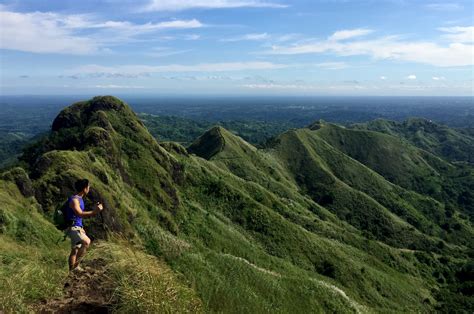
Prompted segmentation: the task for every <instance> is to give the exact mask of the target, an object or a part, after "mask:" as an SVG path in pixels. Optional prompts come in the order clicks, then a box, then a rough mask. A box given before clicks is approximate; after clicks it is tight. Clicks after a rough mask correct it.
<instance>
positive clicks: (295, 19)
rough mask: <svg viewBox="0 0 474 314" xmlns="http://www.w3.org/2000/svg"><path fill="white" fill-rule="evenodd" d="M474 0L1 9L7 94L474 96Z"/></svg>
mask: <svg viewBox="0 0 474 314" xmlns="http://www.w3.org/2000/svg"><path fill="white" fill-rule="evenodd" d="M473 10H474V8H473V2H472V1H454V2H450V1H437V0H433V1H429V0H427V1H421V0H420V1H414V0H413V1H411V0H354V1H351V0H294V1H289V0H181V1H172V0H124V1H115V0H102V1H100V0H97V1H89V0H81V1H76V0H61V1H51V0H42V1H37V0H22V1H8V0H7V1H0V36H1V38H0V52H1V60H0V62H1V73H0V75H1V77H0V80H1V81H0V84H1V86H0V88H1V89H0V91H1V94H3V95H8V94H74V95H79V94H136V95H140V94H143V95H153V94H178V95H192V94H219V95H223V94H232V95H260V94H262V95H268V94H271V95H426V96H431V95H471V96H472V95H473V93H474V92H473V88H474V46H473V45H474V21H473V19H474V13H473Z"/></svg>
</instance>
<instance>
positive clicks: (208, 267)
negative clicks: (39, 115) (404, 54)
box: [0, 96, 472, 312]
mask: <svg viewBox="0 0 474 314" xmlns="http://www.w3.org/2000/svg"><path fill="white" fill-rule="evenodd" d="M53 125H54V127H53V128H52V131H51V133H50V134H49V135H48V137H47V138H45V139H43V140H42V141H40V142H39V143H37V144H36V146H32V147H30V148H28V149H27V150H26V151H25V154H24V157H23V159H22V160H23V162H24V163H26V165H27V166H25V167H26V169H25V170H23V172H22V171H21V170H15V171H13V170H10V173H4V174H3V175H2V178H3V179H2V180H0V183H1V184H3V185H4V186H5V188H4V191H9V192H7V193H5V192H2V193H0V199H1V201H2V202H3V203H5V204H7V205H6V207H4V208H3V209H1V211H0V217H4V218H2V220H0V221H3V225H2V228H3V229H2V230H5V232H3V233H1V234H0V245H2V247H3V248H4V249H3V250H2V253H1V254H2V256H8V258H9V259H10V260H12V259H13V260H14V259H17V260H18V261H21V263H23V264H24V265H34V260H35V259H34V258H33V256H31V255H28V253H26V252H25V253H22V255H18V254H17V253H15V249H12V248H17V247H18V246H19V245H20V244H23V245H26V246H28V247H31V249H32V251H33V252H36V253H35V254H38V255H39V256H43V258H46V256H48V255H47V254H50V255H51V257H50V258H52V259H54V260H55V263H54V264H51V265H49V266H45V265H44V264H41V266H40V267H41V270H42V272H43V273H44V274H45V275H47V274H50V273H54V272H59V273H61V271H64V266H61V261H62V258H65V254H66V253H65V252H67V251H66V249H65V247H64V246H58V247H57V248H55V249H54V250H52V251H51V252H50V253H48V252H47V250H46V248H47V247H48V245H49V244H50V243H51V242H52V239H53V238H54V237H56V236H58V232H57V231H56V230H55V229H54V227H53V226H52V224H51V223H50V222H49V221H48V219H50V213H51V211H52V208H53V207H54V205H55V204H57V203H58V202H59V201H60V200H61V199H63V198H64V197H65V196H67V195H68V194H69V193H71V192H72V185H73V182H74V179H76V178H82V177H87V178H89V179H90V181H91V183H92V187H93V189H92V192H91V195H90V197H89V200H88V202H87V204H86V205H90V204H92V203H93V202H95V201H96V200H101V201H103V202H104V205H105V207H106V210H105V211H104V216H103V217H102V220H101V219H96V220H92V221H89V222H88V224H87V225H86V228H87V230H88V233H90V234H91V236H93V237H94V238H97V239H102V241H104V242H103V245H105V246H110V247H113V248H115V249H116V250H118V251H119V252H122V250H126V247H127V246H131V247H132V249H133V250H136V251H137V252H142V253H143V254H147V256H149V257H144V256H143V255H140V254H142V253H140V254H138V255H137V256H139V257H138V258H140V259H146V260H149V262H150V263H151V264H150V265H154V263H155V262H154V260H155V259H156V263H158V262H159V261H162V262H165V263H166V264H167V265H168V266H169V267H170V269H172V271H173V272H175V273H176V274H177V275H178V276H177V277H176V279H173V280H172V284H173V285H176V286H177V287H178V286H179V287H186V289H191V291H193V293H192V294H190V295H188V296H187V294H185V293H184V294H181V295H180V299H179V300H178V301H179V302H181V301H182V302H183V303H179V304H180V305H183V304H185V303H186V302H188V301H189V302H191V303H192V304H195V303H193V302H195V301H196V300H199V301H196V302H202V305H203V310H204V311H229V312H234V311H236V312H239V311H240V312H241V311H258V312H269V311H275V310H276V311H282V312H292V311H293V312H294V311H310V310H311V311H337V312H352V311H354V310H355V309H354V304H358V305H359V307H358V308H359V309H366V310H367V311H376V312H378V311H387V310H391V311H430V310H433V309H435V308H439V307H442V306H443V305H444V306H446V304H457V303H453V302H454V301H452V300H451V299H443V298H442V297H445V296H450V295H451V294H449V293H448V292H449V291H451V290H449V289H454V288H450V287H452V285H454V284H457V281H453V282H452V281H451V280H452V279H450V278H451V277H450V276H454V275H452V274H454V273H455V272H456V271H457V269H458V268H459V267H461V266H462V265H460V264H459V262H457V261H464V260H466V256H467V254H468V252H469V249H470V248H469V246H470V245H472V243H470V242H469V241H466V238H467V237H469V236H471V235H472V225H471V223H470V222H469V220H467V219H463V218H462V217H461V215H462V213H463V211H464V209H463V208H462V207H459V206H458V205H456V204H454V203H453V204H454V205H452V206H455V207H453V209H452V211H453V214H452V217H451V218H449V217H447V218H443V219H445V220H442V221H437V220H436V219H437V218H436V217H435V216H433V217H432V216H429V215H427V213H426V212H425V211H422V210H420V208H422V206H426V207H427V208H431V206H434V207H439V208H440V209H439V210H440V211H441V212H442V213H443V214H444V213H445V212H446V209H445V207H444V206H445V205H444V204H438V203H439V202H438V201H436V200H434V199H432V198H431V196H429V195H421V194H418V193H417V192H414V191H410V190H405V189H403V188H401V187H398V186H396V185H394V184H393V183H390V182H388V181H386V180H385V179H384V177H383V176H382V175H380V174H378V173H376V172H375V171H373V170H371V169H370V168H369V167H367V166H366V165H364V164H362V163H360V162H359V161H357V160H356V159H354V158H352V157H350V156H348V155H345V154H344V153H343V152H342V151H341V150H339V149H336V148H334V147H333V146H331V145H330V144H329V143H328V142H327V141H326V140H324V139H323V138H321V137H319V135H318V132H320V131H321V130H324V128H325V125H323V126H322V127H321V128H319V129H317V130H310V129H299V130H292V131H289V132H287V133H284V134H282V135H280V136H279V137H277V138H276V139H275V140H274V141H273V144H272V145H270V146H269V147H268V148H266V149H264V150H260V149H256V148H255V147H253V146H251V145H250V144H248V143H246V142H245V141H244V140H242V139H240V138H238V137H237V136H235V135H233V134H232V133H231V132H229V131H227V130H225V129H223V128H220V127H218V128H213V129H211V130H210V131H208V132H206V133H205V134H204V135H203V136H204V137H201V139H200V140H199V139H198V140H197V141H196V142H195V144H194V146H193V145H191V147H192V148H190V149H189V153H191V154H188V153H187V152H186V150H185V149H184V148H183V147H182V146H180V145H179V144H175V143H158V142H157V141H156V140H155V139H153V137H152V136H151V135H150V134H149V132H148V131H147V130H146V128H144V127H143V125H142V124H141V123H140V122H139V119H138V118H137V116H136V115H135V114H134V113H133V112H132V111H131V110H130V109H129V108H128V106H127V105H126V104H125V103H123V102H121V101H120V100H118V99H116V98H113V97H110V96H106V97H95V98H93V99H92V100H90V101H86V102H81V103H79V104H76V105H72V106H71V107H68V108H66V109H64V110H63V111H62V112H61V113H60V114H59V115H58V117H57V119H55V122H54V123H53ZM209 132H210V133H209ZM206 134H207V135H206ZM221 137H222V138H221ZM207 140H209V141H210V143H209V142H206V141H207ZM105 145H107V146H109V147H110V149H108V148H107V147H105ZM193 152H194V153H196V152H197V153H198V154H196V156H194V155H193V154H194V153H193ZM233 154H236V155H237V156H233ZM200 156H201V157H206V158H201V157H200ZM220 157H223V158H220ZM226 157H238V158H226ZM20 169H21V168H20ZM343 170H344V171H343ZM351 171H352V172H353V173H354V175H351V174H350V173H351ZM28 180H29V181H28ZM364 180H366V181H364ZM19 182H31V187H32V189H33V190H34V196H30V199H33V200H34V202H35V203H36V204H37V205H35V206H36V209H35V210H32V209H31V205H30V204H29V203H28V198H27V197H25V196H23V195H22V194H21V192H20V190H19V189H18V187H16V185H17V184H18V183H19ZM374 183H375V184H379V187H380V188H375V189H373V188H371V185H372V184H374ZM25 186H27V184H26V185H25ZM27 190H28V189H25V191H27ZM392 190H393V191H392ZM381 191H387V195H382V194H381ZM388 191H392V192H388ZM377 192H379V193H377ZM384 193H385V192H384ZM346 196H350V197H351V199H347V198H346ZM408 197H410V198H411V200H410V199H408V200H404V198H408ZM331 198H332V200H331ZM384 198H385V199H384ZM14 199H17V200H20V203H21V205H20V203H18V202H17V201H14ZM348 200H349V201H348ZM350 200H357V201H358V202H359V208H358V206H353V205H352V204H351V202H352V201H350ZM437 202H438V203H437ZM384 203H385V205H384ZM399 203H400V206H401V207H400V210H402V209H403V210H405V211H406V212H407V213H411V214H412V215H414V216H413V217H412V219H413V221H409V220H408V218H407V217H409V216H403V215H401V214H402V212H398V213H397V212H396V210H395V207H394V206H395V205H393V204H399ZM10 204H11V205H10ZM15 204H16V205H15ZM423 204H424V205H423ZM389 205H390V206H391V207H390V206H389ZM18 206H20V207H22V208H23V209H22V210H21V211H19V210H17V209H16V208H17V207H18ZM28 208H29V209H30V211H31V213H32V214H31V217H30V215H29V214H27V213H29V210H27V209H28ZM369 208H372V209H370V210H368V209H369ZM389 208H390V209H389ZM351 215H352V216H351ZM357 215H369V216H367V217H366V218H361V217H364V216H360V217H359V216H357ZM372 215H373V216H372ZM399 215H400V216H399ZM5 217H6V218H5ZM394 217H396V218H394ZM423 217H424V218H423ZM443 217H444V216H443ZM369 218H370V219H375V220H373V221H372V223H369V224H368V223H367V222H370V221H371V220H370V219H369ZM448 218H449V219H448ZM450 219H451V220H450ZM21 221H22V222H21ZM445 221H446V223H451V224H452V225H453V226H454V225H455V224H456V223H459V224H460V228H461V229H459V230H455V229H454V228H453V230H452V233H453V234H448V231H447V230H445V229H443V228H440V227H439V224H441V223H445ZM19 222H21V223H19ZM414 222H418V223H420V225H419V226H414V225H413V224H414ZM36 223H38V225H39V226H41V228H43V229H44V230H43V231H42V233H43V234H44V235H48V236H46V237H43V236H39V237H35V236H33V235H31V232H34V234H36V231H35V230H36V229H35V227H34V226H35V224H36ZM364 223H365V225H364ZM430 224H431V225H433V228H434V229H433V230H432V231H430V229H429V225H430ZM405 227H406V228H407V229H404V228H405ZM28 228H31V229H32V230H31V232H30V233H28V232H27V233H26V235H24V234H22V233H23V232H25V230H26V231H27V230H28ZM425 228H427V229H425ZM392 229H393V230H392ZM117 239H119V240H117ZM414 240H415V241H414ZM31 241H33V242H31ZM417 241H418V242H417ZM463 241H464V243H463ZM384 242H385V243H384ZM410 245H414V246H410ZM36 246H37V248H36ZM100 250H101V249H99V251H100ZM62 254H64V256H62ZM120 256H121V257H120V258H121V259H123V260H124V262H125V261H127V259H126V257H125V255H120ZM106 262H107V263H111V264H110V265H115V264H113V263H112V262H111V260H110V259H108V260H107V261H106ZM64 265H65V264H64ZM2 267H3V266H2ZM31 267H33V266H31ZM111 267H112V266H111ZM262 269H264V270H266V271H261V270H262ZM9 271H10V272H12V274H13V278H17V277H15V276H18V274H19V273H18V272H16V271H15V270H14V268H9ZM117 271H118V270H117ZM123 272H124V270H123V269H122V270H120V271H119V272H118V274H119V278H120V274H123ZM276 273H278V274H280V275H281V276H275V275H274V274H276ZM28 274H29V273H28ZM32 275H33V273H32V274H31V275H29V276H32ZM153 278H154V277H153ZM228 278H233V279H234V280H233V281H232V282H230V281H229V280H228ZM0 280H2V282H3V281H4V280H7V279H6V278H4V277H2V276H1V273H0ZM137 280H138V281H137V285H138V286H135V289H139V288H140V285H143V287H145V286H146V281H143V279H137ZM34 282H36V281H34ZM51 284H52V286H54V287H58V285H59V286H60V280H59V279H54V280H51ZM450 285H451V286H450ZM0 286H2V285H0ZM216 286H218V287H220V289H214V288H213V287H216ZM15 287H16V286H15ZM334 287H336V288H334ZM20 288H21V287H19V288H18V289H20ZM15 289H16V288H15ZM118 289H119V291H123V290H120V289H122V288H121V287H120V286H119V288H118ZM124 289H125V288H124ZM337 289H339V290H337ZM440 289H441V290H442V291H445V294H443V295H442V296H439V295H438V294H437V293H436V291H439V290H440ZM336 290H337V291H339V292H338V293H336V294H334V293H335V291H336ZM15 291H16V290H15ZM54 291H56V292H57V293H59V292H58V291H57V290H54ZM180 291H181V290H180ZM186 291H188V290H186ZM340 291H342V292H340ZM43 293H45V292H43ZM4 294H5V291H4V290H1V289H0V297H3V295H4ZM59 294H60V293H59ZM41 295H42V293H41V292H38V294H37V295H36V296H35V295H29V296H22V298H23V299H21V300H20V301H21V302H19V303H18V305H17V307H15V306H14V305H10V306H11V307H9V308H8V309H21V306H22V305H24V304H28V303H29V302H31V301H32V300H35V298H36V299H37V298H38V296H40V297H41ZM119 295H120V298H119V299H118V300H117V301H116V302H117V304H116V306H119V307H120V306H125V305H127V304H129V303H127V302H132V301H133V300H129V299H127V295H126V294H123V293H122V294H119ZM335 295H336V296H337V297H334V296H335ZM148 297H150V296H148ZM466 298H468V296H466ZM1 300H5V299H3V298H2V299H1ZM463 300H464V299H463ZM466 300H468V299H466ZM135 302H140V299H139V297H138V299H137V300H135ZM141 302H144V303H143V304H147V303H146V300H145V299H143V300H142V301H141ZM164 302H165V304H166V305H167V306H171V304H170V303H166V300H164ZM449 302H451V303H449ZM8 304H11V303H8ZM186 304H187V303H186ZM150 306H151V305H150ZM153 306H156V305H153ZM157 309H158V308H156V307H150V308H148V310H150V311H156V310H157Z"/></svg>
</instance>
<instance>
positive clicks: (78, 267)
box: [71, 265, 85, 273]
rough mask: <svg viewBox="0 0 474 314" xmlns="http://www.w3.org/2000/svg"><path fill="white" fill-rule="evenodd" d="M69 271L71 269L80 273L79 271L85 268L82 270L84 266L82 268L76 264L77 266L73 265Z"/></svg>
mask: <svg viewBox="0 0 474 314" xmlns="http://www.w3.org/2000/svg"><path fill="white" fill-rule="evenodd" d="M71 271H72V272H79V273H81V272H84V271H85V270H84V268H82V267H81V266H79V265H77V266H76V267H74V268H73V269H72V270H71Z"/></svg>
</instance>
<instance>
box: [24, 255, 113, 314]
mask: <svg viewBox="0 0 474 314" xmlns="http://www.w3.org/2000/svg"><path fill="white" fill-rule="evenodd" d="M81 267H82V268H83V269H84V270H83V271H73V272H71V273H70V274H69V276H68V277H67V279H66V282H65V284H64V289H63V292H64V293H63V296H62V297H61V298H56V299H50V300H44V301H43V302H41V303H39V304H36V305H34V306H32V307H31V310H32V311H34V312H36V313H109V312H110V311H111V306H112V304H113V302H112V298H113V291H114V287H113V281H112V280H111V279H110V277H109V276H108V272H107V267H106V263H105V261H104V260H103V259H95V260H92V261H84V262H83V263H82V264H81Z"/></svg>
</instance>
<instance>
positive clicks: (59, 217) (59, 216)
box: [53, 200, 73, 230]
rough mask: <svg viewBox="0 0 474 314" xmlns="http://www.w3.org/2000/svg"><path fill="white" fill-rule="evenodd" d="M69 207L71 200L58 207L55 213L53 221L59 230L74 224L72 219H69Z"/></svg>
mask: <svg viewBox="0 0 474 314" xmlns="http://www.w3.org/2000/svg"><path fill="white" fill-rule="evenodd" d="M68 209H69V200H67V201H66V202H65V203H63V204H61V205H59V206H58V207H56V209H55V210H54V213H53V221H54V225H55V226H56V228H58V229H59V230H66V229H67V228H68V227H70V226H71V225H72V222H73V221H72V220H68V219H67V218H66V217H67V211H68Z"/></svg>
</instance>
